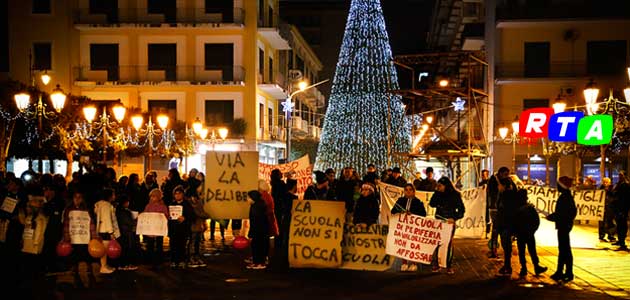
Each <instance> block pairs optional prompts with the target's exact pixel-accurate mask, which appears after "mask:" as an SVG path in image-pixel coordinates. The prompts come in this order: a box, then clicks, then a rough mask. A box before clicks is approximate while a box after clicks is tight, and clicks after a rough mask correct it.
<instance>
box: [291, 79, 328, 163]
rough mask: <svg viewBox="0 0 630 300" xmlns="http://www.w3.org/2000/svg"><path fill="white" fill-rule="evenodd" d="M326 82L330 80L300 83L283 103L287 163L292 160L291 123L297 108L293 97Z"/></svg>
mask: <svg viewBox="0 0 630 300" xmlns="http://www.w3.org/2000/svg"><path fill="white" fill-rule="evenodd" d="M326 82H328V79H326V80H322V81H320V82H318V83H315V84H311V85H308V83H307V82H306V81H300V82H299V83H298V90H297V91H294V92H293V93H291V94H290V95H289V97H288V98H287V99H286V100H285V101H284V102H282V111H283V112H284V117H285V128H286V132H287V136H286V140H287V142H286V143H287V150H286V161H287V162H288V161H289V160H290V159H291V124H290V123H291V116H292V113H293V107H294V106H295V103H293V102H292V101H293V96H295V95H297V94H298V93H301V92H304V91H306V90H308V89H310V88H313V87H316V86H318V85H320V84H322V83H326Z"/></svg>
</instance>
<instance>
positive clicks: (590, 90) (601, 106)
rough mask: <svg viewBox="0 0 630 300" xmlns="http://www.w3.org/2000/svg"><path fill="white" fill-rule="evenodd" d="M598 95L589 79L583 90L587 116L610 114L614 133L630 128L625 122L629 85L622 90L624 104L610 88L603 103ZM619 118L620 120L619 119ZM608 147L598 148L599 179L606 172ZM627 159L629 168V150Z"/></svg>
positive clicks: (629, 113) (629, 108)
mask: <svg viewBox="0 0 630 300" xmlns="http://www.w3.org/2000/svg"><path fill="white" fill-rule="evenodd" d="M628 80H630V68H628ZM598 94H599V89H598V88H597V86H596V85H595V81H594V80H593V79H591V80H590V81H589V82H588V84H587V85H586V88H585V89H584V100H585V102H586V111H587V113H588V114H589V115H592V114H595V113H599V114H611V115H612V117H613V124H614V126H613V127H614V129H613V130H614V131H615V132H617V131H620V129H621V130H626V129H627V128H628V127H630V124H629V123H628V122H627V119H628V117H630V84H629V85H628V86H626V88H625V89H624V90H623V94H624V97H625V98H626V99H625V100H626V101H625V102H623V101H620V100H619V99H617V98H615V97H614V95H613V90H612V88H611V89H610V93H609V96H608V98H607V99H605V100H604V101H603V102H597V96H598ZM619 117H621V118H619ZM607 146H608V145H601V146H600V162H599V172H600V174H601V177H602V178H603V177H604V174H606V173H605V171H606V147H607ZM628 151H629V155H628V156H629V158H628V167H630V148H629V149H628Z"/></svg>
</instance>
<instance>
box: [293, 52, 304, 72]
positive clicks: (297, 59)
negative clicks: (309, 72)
mask: <svg viewBox="0 0 630 300" xmlns="http://www.w3.org/2000/svg"><path fill="white" fill-rule="evenodd" d="M295 64H296V66H295V68H296V69H297V70H300V72H302V73H304V60H302V58H301V57H300V56H299V55H296V56H295Z"/></svg>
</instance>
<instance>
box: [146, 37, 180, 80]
mask: <svg viewBox="0 0 630 300" xmlns="http://www.w3.org/2000/svg"><path fill="white" fill-rule="evenodd" d="M148 52H149V53H148V60H149V66H148V67H149V70H164V71H165V75H166V76H165V79H166V80H167V81H176V80H177V44H149V45H148Z"/></svg>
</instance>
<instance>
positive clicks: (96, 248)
mask: <svg viewBox="0 0 630 300" xmlns="http://www.w3.org/2000/svg"><path fill="white" fill-rule="evenodd" d="M88 252H89V253H90V255H91V256H92V257H94V258H101V257H103V255H105V246H104V245H103V243H102V242H101V241H99V240H97V239H92V240H91V241H90V242H89V243H88Z"/></svg>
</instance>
